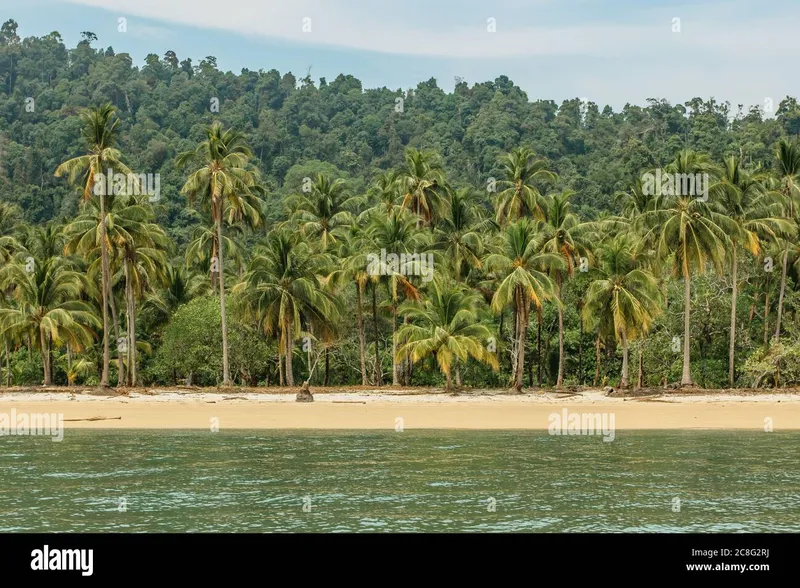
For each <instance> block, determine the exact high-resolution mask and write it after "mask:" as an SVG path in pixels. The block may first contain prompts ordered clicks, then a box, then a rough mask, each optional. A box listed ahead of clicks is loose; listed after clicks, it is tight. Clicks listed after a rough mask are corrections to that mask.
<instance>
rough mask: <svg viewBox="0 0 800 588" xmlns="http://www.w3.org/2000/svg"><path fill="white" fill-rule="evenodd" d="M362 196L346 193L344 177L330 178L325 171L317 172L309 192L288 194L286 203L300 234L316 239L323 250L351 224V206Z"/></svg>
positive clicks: (352, 207)
mask: <svg viewBox="0 0 800 588" xmlns="http://www.w3.org/2000/svg"><path fill="white" fill-rule="evenodd" d="M361 200H362V199H361V198H358V197H355V196H349V195H348V193H347V184H346V183H345V181H344V180H343V179H341V178H338V179H336V180H333V181H331V180H330V179H329V178H328V177H327V176H326V175H324V174H318V175H317V177H316V178H315V180H314V182H312V184H311V192H310V193H308V194H298V195H295V196H293V197H291V198H290V199H289V207H290V208H291V209H292V211H293V214H292V218H293V220H294V221H296V222H297V224H298V226H299V227H300V230H302V231H303V234H305V235H307V236H309V237H312V238H314V239H319V241H320V246H321V248H322V250H323V251H325V250H326V249H327V248H328V244H329V242H330V243H336V242H337V239H338V238H339V237H340V236H341V235H342V234H343V231H344V230H345V229H346V227H347V226H348V225H350V224H352V222H353V215H352V210H353V209H355V207H356V206H357V205H358V204H359V203H360V201H361Z"/></svg>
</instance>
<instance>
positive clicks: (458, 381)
mask: <svg viewBox="0 0 800 588" xmlns="http://www.w3.org/2000/svg"><path fill="white" fill-rule="evenodd" d="M456 388H461V366H456Z"/></svg>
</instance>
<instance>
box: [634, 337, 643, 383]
mask: <svg viewBox="0 0 800 588" xmlns="http://www.w3.org/2000/svg"><path fill="white" fill-rule="evenodd" d="M643 348H644V340H640V341H639V376H638V378H637V379H636V389H637V390H641V388H642V386H643V385H644V363H643V362H642V356H643V351H642V350H643Z"/></svg>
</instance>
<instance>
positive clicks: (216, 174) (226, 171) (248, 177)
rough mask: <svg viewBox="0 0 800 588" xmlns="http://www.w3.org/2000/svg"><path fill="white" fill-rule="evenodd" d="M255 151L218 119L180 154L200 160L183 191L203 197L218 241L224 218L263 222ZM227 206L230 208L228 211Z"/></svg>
mask: <svg viewBox="0 0 800 588" xmlns="http://www.w3.org/2000/svg"><path fill="white" fill-rule="evenodd" d="M252 157H253V153H252V151H251V150H250V147H249V146H248V145H247V143H246V142H245V138H244V135H243V134H242V133H240V132H237V131H234V130H233V129H227V130H225V129H223V127H222V124H220V123H219V122H215V123H213V124H212V125H211V126H210V127H207V128H206V139H205V141H202V142H201V143H200V144H199V145H198V146H197V147H196V148H195V149H194V150H193V151H189V152H187V153H183V154H182V155H181V156H179V157H178V160H177V165H179V166H183V165H186V164H187V163H188V162H190V161H193V160H194V161H197V162H199V166H200V167H198V168H197V169H195V171H194V172H192V173H191V175H190V176H189V178H188V179H187V180H186V183H185V184H184V185H183V188H181V192H182V193H184V194H186V195H188V196H189V198H190V199H200V200H202V202H203V203H204V204H207V205H208V207H209V209H210V211H211V219H212V221H213V222H214V224H215V225H216V230H217V243H223V242H224V240H223V234H222V226H223V218H224V217H225V215H226V212H227V215H228V221H229V222H231V223H233V222H234V221H245V222H247V223H249V224H251V225H253V226H255V225H258V224H259V223H260V222H261V210H262V204H261V202H260V201H259V198H258V194H259V186H258V183H257V182H258V172H257V170H254V169H252V168H251V167H250V166H249V163H250V160H251V159H252ZM226 209H227V210H226ZM224 249H225V248H224V247H219V248H218V260H217V261H218V264H217V265H218V269H219V272H218V274H219V297H220V309H221V312H222V385H223V386H230V385H232V383H233V381H232V380H231V373H230V363H229V358H228V322H227V312H226V308H225V264H224V259H223V251H224Z"/></svg>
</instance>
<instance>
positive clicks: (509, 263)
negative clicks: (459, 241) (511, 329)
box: [485, 218, 564, 392]
mask: <svg viewBox="0 0 800 588" xmlns="http://www.w3.org/2000/svg"><path fill="white" fill-rule="evenodd" d="M501 238H502V242H501V244H500V247H499V250H498V251H497V252H496V253H491V254H489V255H488V256H487V257H486V260H485V263H486V268H487V270H488V271H489V272H491V273H493V274H494V276H495V277H496V279H497V281H498V282H499V283H498V285H497V289H496V290H495V293H494V296H493V297H492V310H494V311H495V312H498V313H499V312H501V311H502V310H503V308H505V307H506V306H509V305H510V306H513V308H514V311H515V313H514V314H515V316H516V321H517V324H516V329H515V333H516V337H517V340H516V343H515V349H516V357H515V361H514V366H513V367H514V380H513V388H514V389H515V390H516V391H517V392H521V391H522V377H523V375H524V373H525V340H526V338H527V334H528V323H529V321H530V311H531V304H533V306H534V308H535V309H536V310H537V311H538V310H539V309H540V308H541V307H542V304H543V302H544V301H545V300H550V299H552V298H554V297H555V295H556V287H555V283H554V282H553V280H552V279H551V278H550V276H549V275H548V270H549V269H551V268H562V267H563V266H564V260H563V258H562V257H561V256H559V255H554V254H552V253H543V252H542V245H543V243H542V239H541V237H540V236H539V235H538V234H537V232H536V225H535V223H533V222H531V221H530V220H528V219H524V218H523V219H521V220H519V221H517V222H516V223H512V224H510V225H508V226H507V227H506V228H505V230H504V231H503V233H502V235H501ZM558 304H560V302H558Z"/></svg>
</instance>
